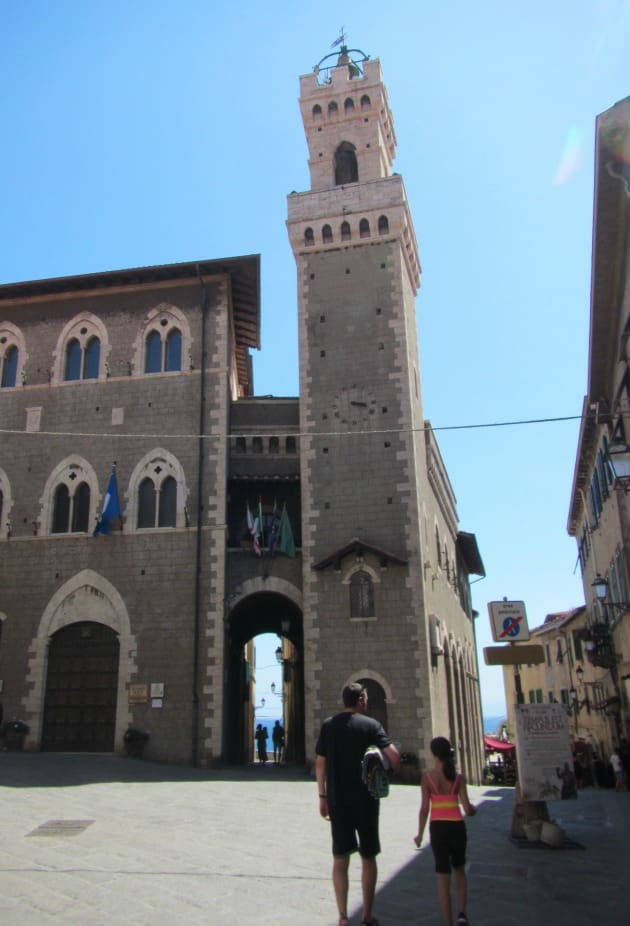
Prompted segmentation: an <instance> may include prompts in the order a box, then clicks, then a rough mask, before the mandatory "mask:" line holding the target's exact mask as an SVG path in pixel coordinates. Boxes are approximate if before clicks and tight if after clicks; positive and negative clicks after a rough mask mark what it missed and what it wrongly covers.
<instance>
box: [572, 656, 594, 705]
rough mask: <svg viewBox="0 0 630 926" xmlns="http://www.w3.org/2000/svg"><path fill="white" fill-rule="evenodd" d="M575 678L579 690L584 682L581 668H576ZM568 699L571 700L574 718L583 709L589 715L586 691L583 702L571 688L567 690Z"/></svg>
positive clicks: (574, 689) (575, 690)
mask: <svg viewBox="0 0 630 926" xmlns="http://www.w3.org/2000/svg"><path fill="white" fill-rule="evenodd" d="M575 677H576V678H577V680H578V685H579V686H580V688H581V687H582V682H583V681H584V669H583V668H582V666H578V667H577V669H576V670H575ZM569 697H570V698H571V705H572V707H573V711H574V713H575V716H576V718H577V715H578V714H579V713H580V711H581V710H582V708H583V707H585V708H586V711H587V713H589V714H590V713H591V704H590V701H589V699H588V689H587V690H586V697H585V698H584V700H583V701H580V699H579V696H578V693H577V689H576V688H573V687H571V688H570V689H569Z"/></svg>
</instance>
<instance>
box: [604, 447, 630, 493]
mask: <svg viewBox="0 0 630 926" xmlns="http://www.w3.org/2000/svg"><path fill="white" fill-rule="evenodd" d="M608 462H609V463H610V468H611V470H612V472H613V476H614V477H615V485H618V486H620V487H621V488H622V489H623V490H624V492H630V445H629V444H627V443H626V442H625V441H624V440H623V439H622V438H621V436H619V435H618V436H617V437H615V438H613V440H612V442H611V443H610V444H609V446H608Z"/></svg>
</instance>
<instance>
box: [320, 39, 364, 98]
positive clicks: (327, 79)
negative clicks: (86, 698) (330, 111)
mask: <svg viewBox="0 0 630 926" xmlns="http://www.w3.org/2000/svg"><path fill="white" fill-rule="evenodd" d="M345 39H346V36H345V33H344V31H343V29H342V30H341V36H340V38H338V39H337V41H336V42H333V46H337V45H340V48H338V50H337V51H334V52H330V53H329V54H327V55H324V57H323V58H322V59H321V60H320V61H318V62H317V64H316V65H315V67H314V68H313V72H314V74H315V76H316V77H317V81H318V83H319V84H320V85H322V84H330V83H332V79H333V78H332V71H333V69H335V68H344V69H345V70H346V71H347V76H348V78H349V79H350V80H353V79H354V78H355V77H363V64H364V62H365V61H369V58H370V56H369V55H366V54H365V52H364V51H361V49H360V48H348V46H347V45H346V44H345ZM335 58H336V59H337V60H336V62H333V59H335Z"/></svg>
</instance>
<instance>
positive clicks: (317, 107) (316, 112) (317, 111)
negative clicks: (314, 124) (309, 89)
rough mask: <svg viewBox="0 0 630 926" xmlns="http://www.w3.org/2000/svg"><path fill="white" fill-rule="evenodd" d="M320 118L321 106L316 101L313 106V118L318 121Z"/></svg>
mask: <svg viewBox="0 0 630 926" xmlns="http://www.w3.org/2000/svg"><path fill="white" fill-rule="evenodd" d="M321 118H322V108H321V106H320V105H319V103H316V104H315V106H313V119H314V120H315V121H318V120H319V119H321Z"/></svg>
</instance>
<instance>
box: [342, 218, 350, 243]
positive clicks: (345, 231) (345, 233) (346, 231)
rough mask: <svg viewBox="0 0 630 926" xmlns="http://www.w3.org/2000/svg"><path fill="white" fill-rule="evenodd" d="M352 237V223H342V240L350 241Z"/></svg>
mask: <svg viewBox="0 0 630 926" xmlns="http://www.w3.org/2000/svg"><path fill="white" fill-rule="evenodd" d="M351 238H352V232H351V231H350V225H349V223H348V222H342V223H341V240H342V241H350V239H351Z"/></svg>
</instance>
